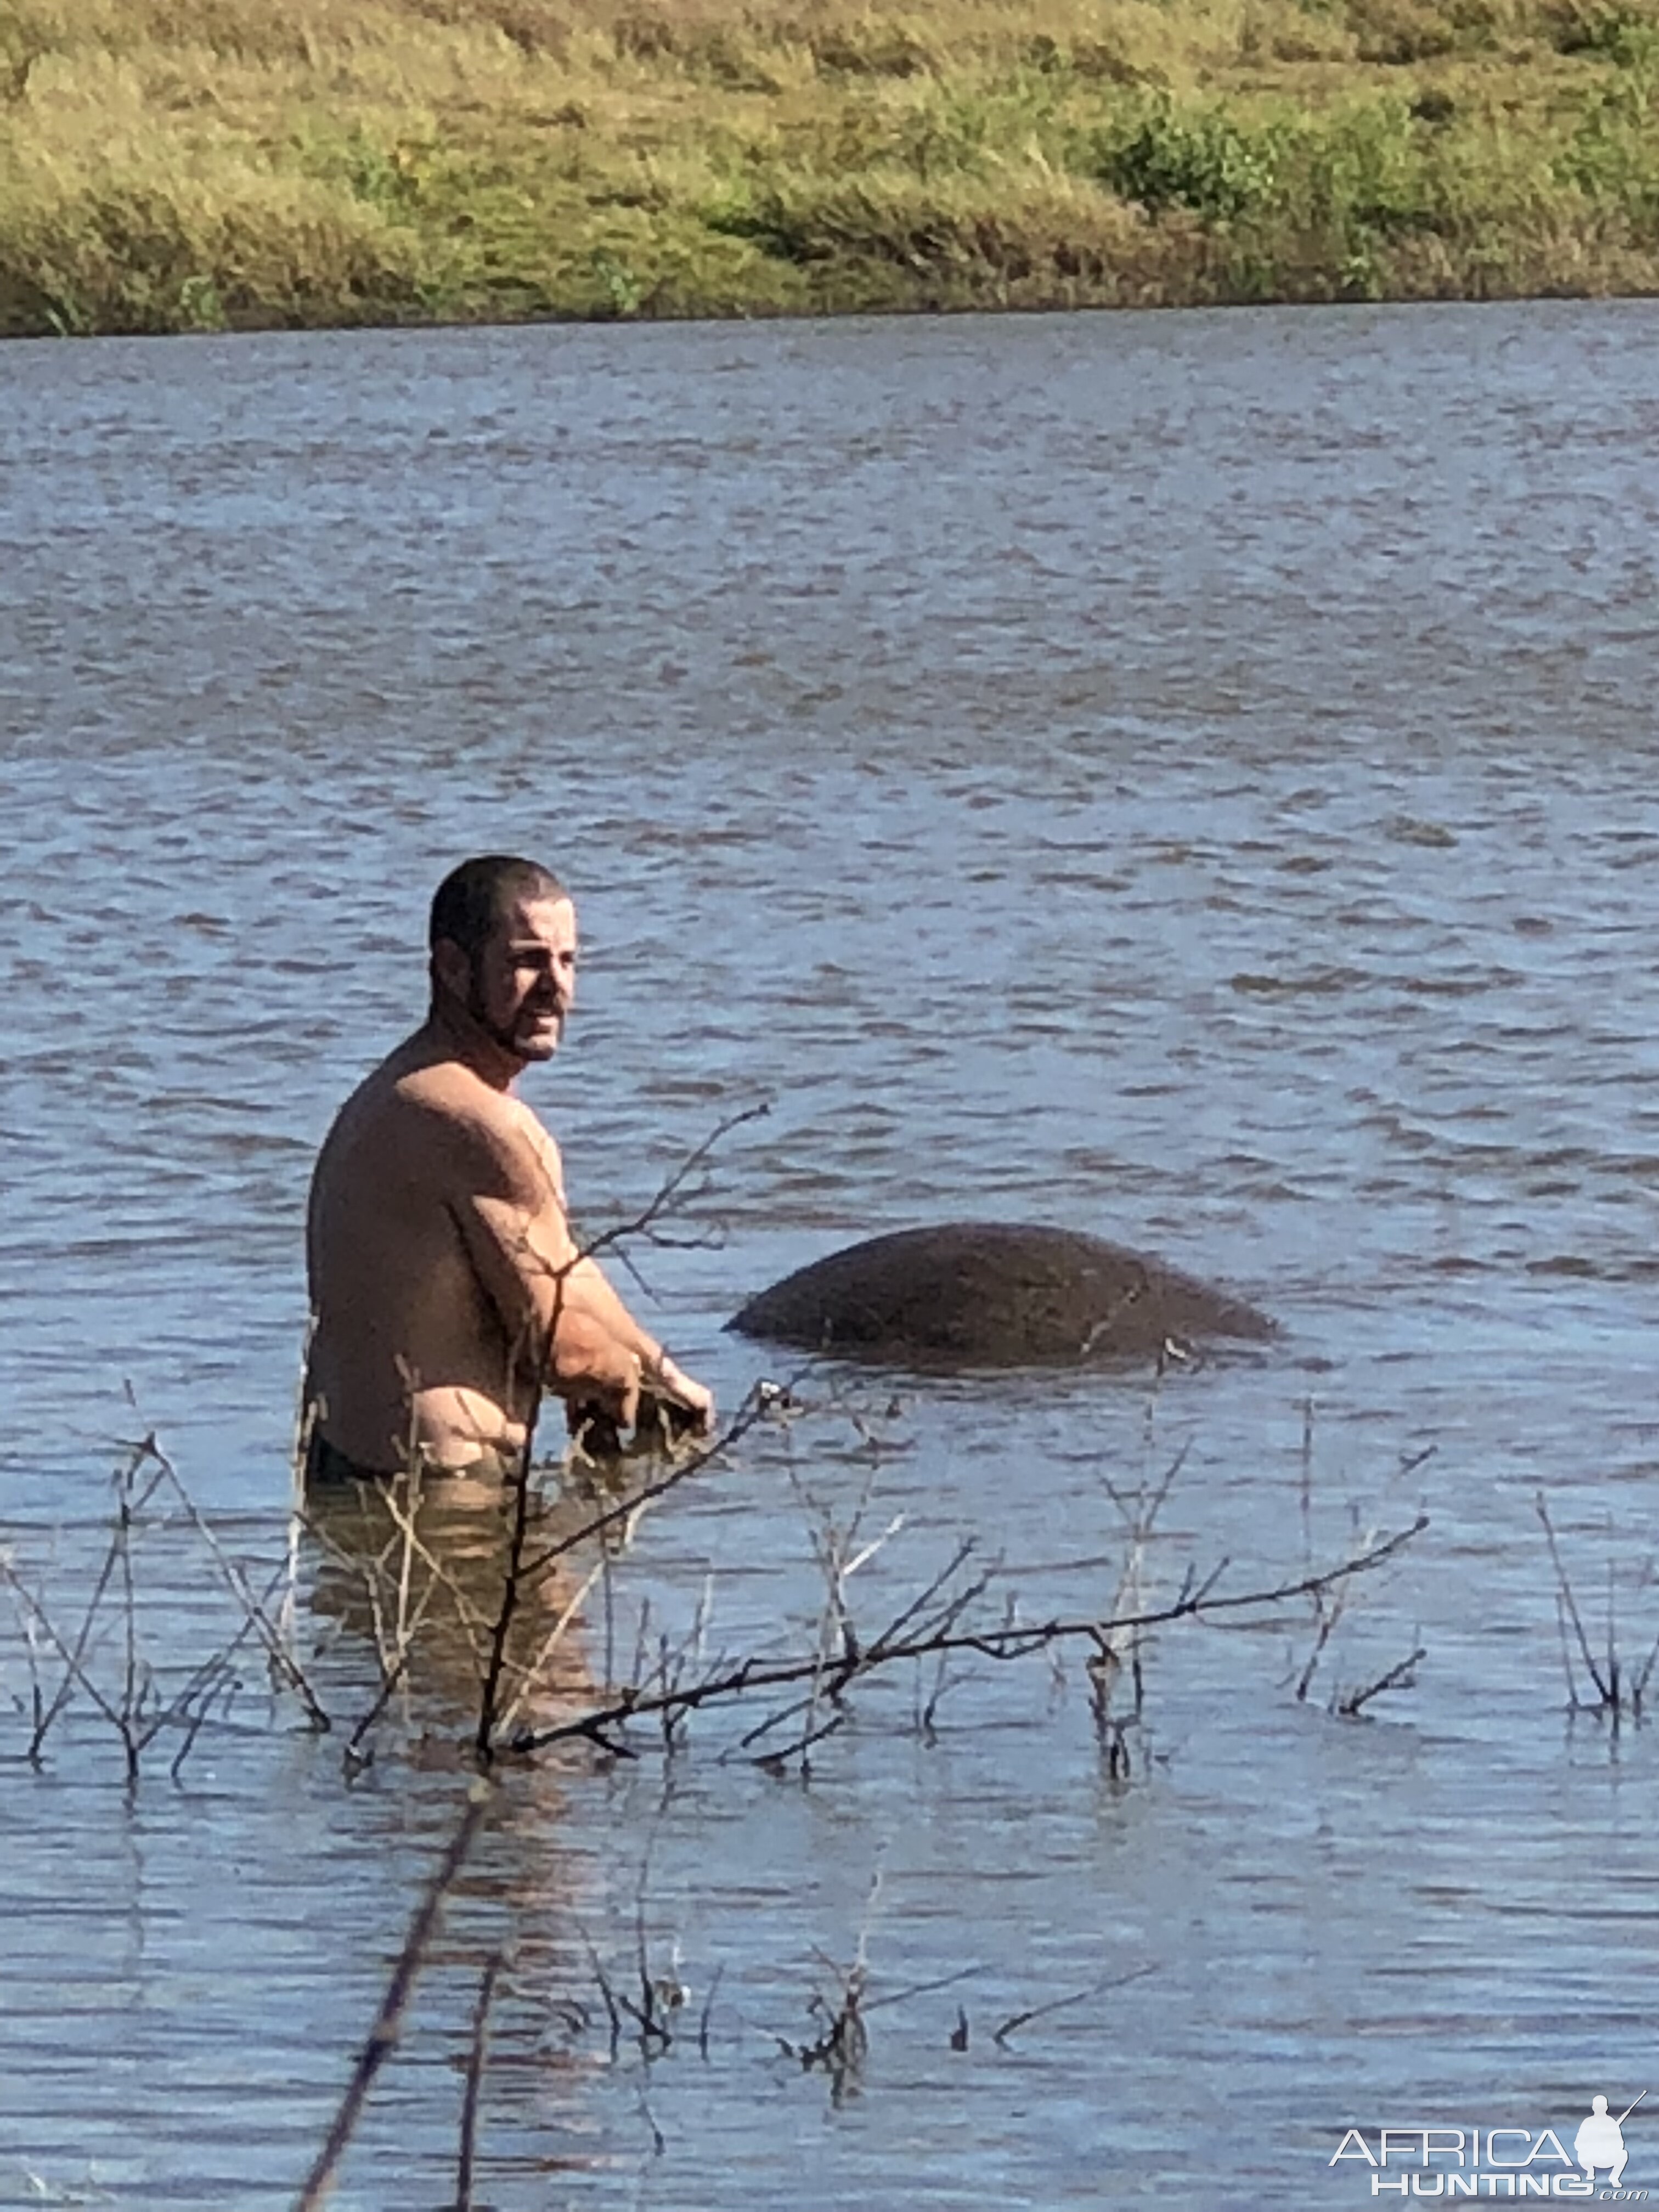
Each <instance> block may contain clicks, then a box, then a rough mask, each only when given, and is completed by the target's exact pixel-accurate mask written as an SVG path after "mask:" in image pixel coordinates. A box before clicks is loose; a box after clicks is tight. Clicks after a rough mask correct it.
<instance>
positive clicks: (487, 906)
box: [428, 853, 576, 1065]
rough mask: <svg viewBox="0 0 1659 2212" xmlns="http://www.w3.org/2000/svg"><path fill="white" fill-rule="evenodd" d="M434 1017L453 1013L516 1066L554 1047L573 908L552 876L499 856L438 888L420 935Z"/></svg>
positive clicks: (571, 985) (568, 988)
mask: <svg viewBox="0 0 1659 2212" xmlns="http://www.w3.org/2000/svg"><path fill="white" fill-rule="evenodd" d="M428 942H429V944H430V945H431V952H432V968H431V972H432V1004H433V1010H434V1012H449V1013H451V1014H453V1013H455V1012H460V1013H463V1014H465V1016H467V1017H468V1018H469V1019H470V1020H471V1022H472V1023H473V1024H475V1025H476V1026H477V1028H478V1029H480V1030H482V1031H483V1034H484V1036H486V1037H487V1038H488V1039H489V1042H491V1043H492V1044H494V1045H495V1046H497V1047H498V1048H500V1049H501V1051H502V1052H504V1053H506V1054H508V1056H509V1057H510V1058H512V1059H513V1060H517V1061H519V1062H520V1064H521V1065H526V1064H527V1063H528V1062H530V1061H531V1060H549V1059H550V1058H551V1057H552V1055H553V1054H554V1053H555V1052H556V1051H557V1050H558V1046H559V1039H560V1037H561V1036H562V1034H563V1031H564V1024H565V1018H566V1016H567V1015H568V1013H569V1012H570V1005H571V1001H572V1000H573V999H574V996H575V993H576V912H575V908H574V907H573V906H572V904H571V902H570V894H569V892H568V891H567V890H566V889H565V888H564V885H563V884H562V883H561V882H560V881H559V879H558V878H557V877H556V875H554V874H552V873H551V872H550V871H549V870H548V869H546V868H544V867H543V866H540V864H539V863H538V862H537V861H535V860H514V859H511V858H509V857H507V855H505V854H499V853H491V854H484V855H483V856H482V857H481V858H480V859H477V860H463V861H462V863H461V865H460V866H459V868H455V869H453V870H452V871H451V872H450V873H449V874H448V875H447V876H446V877H445V878H444V879H443V881H442V883H441V884H439V886H438V889H437V891H436V893H435V896H434V898H433V901H432V918H431V921H430V924H429V926H428Z"/></svg>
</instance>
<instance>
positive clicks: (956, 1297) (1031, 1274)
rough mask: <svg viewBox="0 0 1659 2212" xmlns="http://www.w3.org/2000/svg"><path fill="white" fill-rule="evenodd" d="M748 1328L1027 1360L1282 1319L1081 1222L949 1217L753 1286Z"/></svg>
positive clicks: (1246, 1335)
mask: <svg viewBox="0 0 1659 2212" xmlns="http://www.w3.org/2000/svg"><path fill="white" fill-rule="evenodd" d="M729 1326H730V1327H731V1328H734V1329H736V1330H738V1332H739V1333H740V1334H743V1335H744V1336H755V1337H763V1338H765V1339H767V1340H769V1341H770V1342H773V1343H776V1344H787V1345H798V1346H803V1347H804V1348H805V1349H807V1350H811V1351H815V1352H834V1353H836V1354H838V1355H840V1356H841V1357H842V1358H854V1359H857V1358H862V1359H872V1360H878V1361H881V1362H884V1363H886V1364H908V1365H928V1366H961V1367H976V1366H1020V1365H1031V1364H1050V1363H1060V1362H1066V1363H1073V1362H1080V1361H1087V1360H1104V1359H1139V1358H1152V1357H1156V1356H1157V1355H1158V1353H1159V1352H1162V1351H1163V1349H1164V1346H1165V1345H1166V1344H1168V1343H1170V1341H1174V1342H1175V1343H1176V1344H1187V1343H1190V1342H1194V1341H1201V1340H1205V1339H1206V1338H1217V1337H1220V1338H1243V1339H1247V1340H1252V1341H1255V1342H1261V1341H1263V1340H1267V1338H1270V1337H1272V1336H1273V1335H1274V1334H1276V1333H1277V1332H1276V1329H1275V1325H1274V1323H1273V1322H1272V1321H1271V1320H1270V1319H1269V1318H1268V1316H1267V1315H1266V1314H1264V1313H1262V1312H1261V1311H1260V1310H1258V1309H1257V1308H1255V1306H1252V1305H1249V1304H1246V1303H1245V1302H1244V1301H1243V1300H1242V1299H1239V1298H1235V1297H1230V1296H1229V1295H1228V1294H1227V1293H1226V1292H1225V1291H1219V1290H1216V1289H1214V1288H1212V1286H1211V1285H1208V1284H1206V1283H1202V1282H1200V1281H1199V1280H1198V1279H1196V1278H1195V1277H1194V1276H1191V1275H1185V1274H1182V1273H1179V1272H1178V1271H1177V1270H1176V1269H1175V1268H1173V1267H1165V1266H1164V1263H1163V1261H1159V1260H1157V1259H1155V1258H1153V1257H1152V1256H1151V1255H1148V1254H1146V1253H1140V1252H1133V1251H1130V1250H1128V1249H1127V1248H1126V1247H1124V1246H1123V1245H1121V1244H1111V1243H1107V1242H1106V1240H1105V1239H1104V1238H1103V1237H1090V1236H1085V1235H1084V1234H1083V1233H1082V1232H1081V1231H1077V1230H1070V1229H1052V1228H1047V1227H1042V1226H1040V1225H1030V1224H1025V1223H1018V1222H980V1221H963V1222H945V1223H940V1224H939V1225H936V1226H934V1227H932V1228H927V1229H902V1230H899V1231H895V1232H894V1233H892V1234H891V1235H889V1236H885V1237H871V1238H869V1239H867V1240H866V1242H865V1243H860V1244H854V1245H850V1246H848V1249H846V1250H845V1251H842V1252H833V1253H831V1254H830V1255H829V1256H828V1257H827V1258H826V1259H823V1260H816V1261H813V1262H812V1263H811V1266H810V1267H802V1268H799V1270H797V1272H796V1273H794V1274H793V1275H787V1276H786V1277H785V1278H784V1279H783V1280H782V1281H781V1282H778V1283H775V1284H774V1285H772V1287H771V1288H770V1289H769V1290H767V1291H762V1292H761V1293H760V1295H759V1297H755V1298H751V1299H750V1302H749V1304H747V1305H746V1306H744V1308H743V1310H742V1311H741V1312H740V1313H738V1314H737V1315H735V1316H733V1318H732V1322H730V1324H729Z"/></svg>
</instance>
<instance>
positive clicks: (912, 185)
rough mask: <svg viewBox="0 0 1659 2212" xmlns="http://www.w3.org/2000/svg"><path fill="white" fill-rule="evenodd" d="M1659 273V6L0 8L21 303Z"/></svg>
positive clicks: (574, 3)
mask: <svg viewBox="0 0 1659 2212" xmlns="http://www.w3.org/2000/svg"><path fill="white" fill-rule="evenodd" d="M1654 290H1659V0H1163V4H1159V3H1158V0H1030V4H1029V5H1021V4H1018V0H913V4H910V5H908V6H905V5H903V4H902V0H892V4H884V0H868V4H863V5H860V4H858V0H750V4H749V5H747V6H744V5H743V4H742V0H634V4H628V0H284V4H280V5H279V4H278V0H0V331H4V332H7V333H12V334H15V333H22V332H31V331H39V332H46V331H70V332H76V331H172V330H188V329H210V328H218V327H222V326H226V325H229V326H234V327H240V326H253V325H307V324H325V323H327V324H332V323H363V322H414V321H425V320H449V319H492V320H495V319H511V318H516V317H520V316H530V315H574V316H631V315H683V314H739V313H763V314H764V313H793V312H802V311H805V312H816V311H834V310H851V309H883V308H898V307H915V308H949V307H1059V306H1080V305H1090V304H1101V305H1109V304H1126V305H1143V304H1145V305H1150V304H1158V303H1172V302H1182V301H1237V300H1267V299H1279V300H1328V299H1346V298H1383V297H1417V298H1423V297H1434V298H1440V297H1447V296H1454V295H1455V296H1475V297H1492V296H1498V295H1515V294H1534V293H1545V292H1613V291H1654Z"/></svg>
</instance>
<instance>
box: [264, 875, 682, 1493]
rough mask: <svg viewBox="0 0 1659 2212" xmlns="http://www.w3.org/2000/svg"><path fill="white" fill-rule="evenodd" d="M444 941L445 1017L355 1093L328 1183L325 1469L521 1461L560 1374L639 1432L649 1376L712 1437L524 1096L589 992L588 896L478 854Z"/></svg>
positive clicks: (331, 1144)
mask: <svg viewBox="0 0 1659 2212" xmlns="http://www.w3.org/2000/svg"><path fill="white" fill-rule="evenodd" d="M430 943H431V978H432V1003H431V1008H430V1011H429V1012H428V1015H427V1018H426V1020H425V1022H424V1023H423V1024H422V1026H421V1027H420V1028H419V1029H418V1030H416V1032H415V1034H414V1036H411V1037H410V1038H408V1039H407V1040H406V1041H405V1042H404V1043H403V1044H400V1045H399V1046H398V1048H397V1050H396V1051H395V1052H393V1053H392V1054H391V1055H390V1057H389V1058H387V1059H386V1060H382V1062H381V1063H380V1066H379V1067H377V1068H376V1069H375V1070H374V1073H373V1074H372V1075H370V1076H369V1077H368V1079H367V1080H366V1081H365V1082H364V1083H362V1085H359V1087H358V1088H357V1090H356V1091H354V1092H353V1093H352V1095H351V1097H349V1099H348V1100H347V1101H346V1103H345V1104H344V1105H343V1107H342V1108H341V1109H340V1112H339V1114H338V1115H337V1117H336V1120H335V1122H334V1126H333V1127H332V1128H331V1130H330V1131H329V1133H328V1136H327V1139H325V1143H324V1145H323V1149H322V1152H320V1154H319V1157H318V1161H317V1167H316V1172H315V1174H314V1175H313V1178H312V1186H311V1206H310V1212H309V1216H308V1218H307V1231H306V1256H307V1275H308V1277H309V1281H310V1289H311V1310H312V1313H313V1316H314V1317H315V1326H314V1331H313V1338H312V1346H311V1364H310V1368H309V1371H308V1373H307V1384H306V1395H307V1407H308V1409H309V1417H310V1422H311V1433H312V1445H311V1453H310V1460H309V1463H308V1472H309V1473H310V1474H313V1475H322V1476H326V1475H327V1474H331V1473H332V1474H358V1475H384V1474H392V1473H395V1472H397V1471H398V1470H400V1469H404V1468H407V1467H408V1466H409V1465H410V1462H411V1460H413V1459H416V1458H418V1460H419V1462H420V1464H421V1465H422V1468H428V1469H431V1470H434V1471H436V1472H442V1473H455V1474H459V1473H462V1472H467V1473H471V1474H476V1475H483V1476H489V1475H497V1474H504V1473H507V1472H508V1471H510V1470H511V1469H512V1468H514V1467H515V1466H516V1465H517V1462H518V1456H519V1455H520V1453H521V1452H522V1450H523V1448H524V1443H525V1438H526V1434H527V1432H528V1427H529V1424H530V1420H531V1416H532V1411H533V1408H534V1407H535V1405H536V1403H537V1400H538V1395H539V1393H540V1392H541V1390H542V1389H551V1390H554V1391H556V1392H557V1393H558V1394H559V1395H561V1396H562V1397H563V1398H564V1399H566V1400H567V1401H568V1403H570V1404H571V1405H572V1406H573V1407H592V1408H593V1409H595V1410H597V1411H598V1412H599V1413H603V1414H605V1415H606V1416H608V1417H609V1418H610V1419H611V1420H613V1421H615V1422H617V1424H618V1425H622V1426H624V1427H626V1426H628V1425H631V1424H632V1422H633V1421H634V1419H635V1413H636V1411H637V1409H638V1406H639V1400H640V1391H641V1385H642V1384H643V1385H644V1386H645V1388H646V1389H647V1391H648V1392H649V1393H651V1394H652V1395H654V1396H656V1397H658V1398H659V1399H665V1400H667V1401H669V1402H670V1403H671V1404H675V1405H678V1407H681V1408H682V1409H683V1410H684V1412H685V1413H688V1414H689V1415H690V1419H691V1421H692V1423H693V1424H694V1425H696V1427H698V1428H700V1429H702V1430H704V1431H706V1430H707V1429H708V1427H709V1426H710V1425H711V1424H712V1421H713V1419H714V1400H713V1398H712V1397H711V1396H710V1395H709V1393H708V1391H707V1390H706V1389H704V1388H703V1386H702V1383H696V1382H694V1381H693V1380H692V1378H691V1377H690V1376H689V1375H687V1374H685V1373H684V1372H683V1370H681V1369H679V1368H678V1367H677V1366H676V1365H675V1364H674V1362H673V1361H672V1360H671V1358H669V1357H668V1354H667V1353H666V1352H665V1351H664V1350H663V1347H662V1346H661V1345H660V1344H659V1343H658V1341H657V1340H656V1339H655V1338H654V1337H653V1336H650V1335H647V1333H646V1331H645V1330H644V1329H642V1328H641V1327H640V1325H639V1323H638V1322H636V1321H635V1319H634V1317H633V1316H632V1315H631V1314H630V1313H629V1310H628V1309H627V1307H626V1306H625V1305H624V1304H623V1302H622V1300H621V1299H620V1298H619V1297H617V1293H616V1291H614V1290H612V1288H611V1285H610V1284H609V1283H608V1282H607V1281H606V1279H605V1275H604V1273H602V1272H601V1270H600V1268H599V1266H598V1264H597V1263H596V1262H595V1261H593V1260H592V1259H591V1258H583V1257H581V1256H580V1255H579V1253H578V1250H577V1248H576V1246H575V1244H574V1242H573V1240H572V1237H571V1234H570V1230H569V1226H568V1222H567V1219H566V1214H565V1201H564V1176H563V1170H562V1166H561V1164H560V1160H559V1151H558V1147H557V1146H556V1144H555V1143H554V1141H553V1139H552V1138H551V1137H550V1135H549V1134H548V1133H547V1131H546V1130H545V1129H544V1128H543V1127H542V1125H541V1123H540V1122H539V1121H538V1120H537V1119H536V1116H535V1115H533V1114H532V1112H531V1110H530V1109H529V1108H528V1107H527V1106H526V1105H525V1104H523V1103H522V1102H521V1101H520V1100H519V1099H518V1098H515V1097H513V1085H514V1084H515V1083H516V1082H517V1080H518V1079H519V1077H520V1075H521V1074H522V1073H524V1070H525V1069H526V1067H528V1066H530V1065H531V1064H532V1062H533V1061H536V1060H550V1059H551V1058H552V1056H553V1054H554V1053H555V1052H556V1050H557V1049H558V1045H559V1040H560V1038H561V1037H562V1035H563V1033H564V1024H565V1021H566V1018H567V1017H568V1014H569V1012H570V1006H571V1001H572V1000H573V999H574V996H575V989H576V914H575V908H574V907H573V905H572V904H571V902H570V897H569V894H568V892H567V891H566V890H564V888H563V886H562V884H560V883H559V881H558V879H557V878H556V877H554V876H552V875H550V874H549V873H548V872H547V870H546V869H545V868H543V867H539V866H538V865H537V864H536V863H535V862H534V861H532V860H508V859H502V858H497V857H490V858H485V859H482V860H467V861H464V862H463V863H462V865H461V866H459V868H457V869H456V870H455V871H454V872H453V874H451V875H449V876H447V878H445V880H444V881H443V883H442V884H440V886H439V888H438V891H437V895H436V896H435V898H434V900H433V902H432V920H431V928H430Z"/></svg>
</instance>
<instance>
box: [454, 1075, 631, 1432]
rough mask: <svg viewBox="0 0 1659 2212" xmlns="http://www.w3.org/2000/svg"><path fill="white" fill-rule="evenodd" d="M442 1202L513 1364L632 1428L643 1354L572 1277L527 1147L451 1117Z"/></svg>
mask: <svg viewBox="0 0 1659 2212" xmlns="http://www.w3.org/2000/svg"><path fill="white" fill-rule="evenodd" d="M452 1137H453V1163H454V1172H453V1175H452V1176H451V1178H450V1179H449V1180H450V1189H449V1193H448V1196H447V1206H448V1208H449V1212H450V1214H451V1216H452V1218H453V1220H454V1222H455V1224H456V1226H457V1228H458V1229H459V1232H460V1236H461V1240H462V1243H464V1245H465V1249H466V1253H467V1257H468V1258H469V1259H470V1260H471V1263H472V1267H473V1271H474V1273H476V1274H477V1278H478V1281H479V1284H480V1285H481V1286H482V1288H483V1292H484V1295H485V1296H486V1297H488V1299H489V1303H490V1304H491V1305H492V1306H493V1307H494V1308H495V1312H496V1314H497V1315H498V1316H499V1317H500V1320H501V1326H502V1330H503V1333H504V1334H505V1335H506V1337H507V1343H508V1346H510V1347H511V1353H512V1357H513V1361H514V1363H515V1364H516V1365H517V1366H519V1367H520V1369H521V1370H526V1371H528V1372H531V1373H533V1374H534V1375H535V1376H537V1378H538V1381H539V1383H541V1384H542V1386H543V1387H544V1388H545V1389H552V1390H556V1391H557V1392H558V1393H559V1395H561V1396H562V1397H572V1398H580V1399H583V1400H586V1401H595V1402H597V1403H599V1405H601V1406H602V1407H604V1408H605V1411H606V1412H607V1413H610V1414H611V1416H612V1418H613V1419H617V1420H618V1421H620V1422H621V1423H623V1425H630V1424H631V1423H632V1422H633V1420H634V1419H635V1413H636V1411H637V1407H638V1401H639V1386H640V1378H641V1364H642V1363H641V1354H640V1353H639V1352H637V1350H636V1349H635V1346H633V1345H632V1344H630V1343H629V1342H627V1341H626V1340H623V1338H622V1337H620V1336H619V1335H618V1334H617V1332H616V1331H615V1330H614V1329H613V1328H611V1327H610V1326H609V1325H608V1323H607V1322H606V1320H605V1316H604V1314H603V1312H602V1311H600V1310H596V1308H595V1305H594V1302H593V1300H592V1296H591V1294H590V1293H589V1292H588V1291H587V1290H586V1285H582V1284H580V1283H579V1282H578V1281H577V1275H578V1273H579V1270H580V1260H579V1256H578V1255H577V1252H576V1249H575V1247H574V1244H573V1243H572V1242H571V1239H570V1232H569V1230H568V1227H567V1225H566V1223H565V1218H564V1210H563V1208H562V1206H561V1205H560V1204H559V1203H558V1200H557V1197H556V1193H555V1190H554V1188H553V1187H552V1185H551V1183H550V1180H549V1177H548V1175H547V1173H546V1170H545V1169H544V1166H543V1164H542V1163H541V1161H540V1160H539V1159H538V1158H537V1156H536V1152H535V1149H534V1147H533V1146H532V1145H531V1143H530V1142H529V1140H528V1139H527V1138H526V1136H525V1135H524V1134H523V1133H521V1132H520V1130H518V1129H517V1128H515V1127H513V1126H512V1125H511V1124H510V1123H507V1122H505V1121H496V1120H495V1118H494V1117H488V1118H487V1117H485V1116H483V1115H466V1116H465V1117H461V1116H457V1117H456V1120H455V1122H454V1123H453V1127H452Z"/></svg>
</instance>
